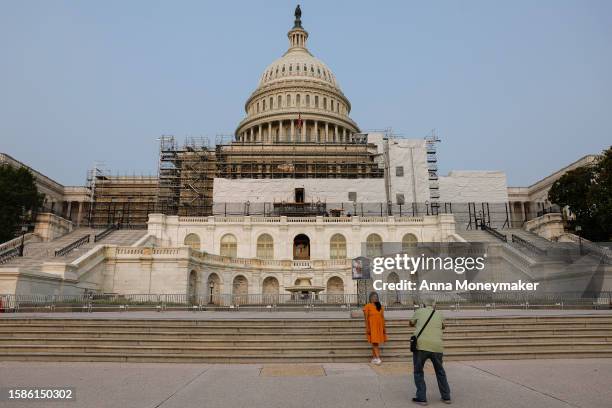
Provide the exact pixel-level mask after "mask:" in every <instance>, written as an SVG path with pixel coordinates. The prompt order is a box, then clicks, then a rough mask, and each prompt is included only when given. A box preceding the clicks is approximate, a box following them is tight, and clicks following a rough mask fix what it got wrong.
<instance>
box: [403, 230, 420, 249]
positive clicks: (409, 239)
mask: <svg viewBox="0 0 612 408" xmlns="http://www.w3.org/2000/svg"><path fill="white" fill-rule="evenodd" d="M418 242H419V241H418V240H417V237H416V236H415V235H414V234H406V235H404V236H403V237H402V251H403V252H405V251H408V249H409V248H414V247H415V246H417V244H418Z"/></svg>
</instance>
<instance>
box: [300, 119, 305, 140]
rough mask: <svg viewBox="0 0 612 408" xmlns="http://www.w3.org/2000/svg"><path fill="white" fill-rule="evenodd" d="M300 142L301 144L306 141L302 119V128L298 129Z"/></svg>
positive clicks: (303, 120)
mask: <svg viewBox="0 0 612 408" xmlns="http://www.w3.org/2000/svg"><path fill="white" fill-rule="evenodd" d="M300 133H301V134H302V135H301V136H300V139H301V140H300V141H301V142H302V143H303V142H305V141H306V119H302V127H301V128H300Z"/></svg>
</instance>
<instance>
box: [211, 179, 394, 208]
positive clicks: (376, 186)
mask: <svg viewBox="0 0 612 408" xmlns="http://www.w3.org/2000/svg"><path fill="white" fill-rule="evenodd" d="M296 188H303V189H304V193H305V195H306V197H305V200H306V202H317V201H321V202H327V203H346V202H348V201H349V199H348V193H349V191H355V192H357V201H358V202H374V203H384V202H385V201H386V199H385V182H384V179H382V178H379V179H235V180H232V179H221V178H216V179H215V180H214V185H213V202H214V203H215V204H216V203H243V202H245V201H247V200H248V201H250V202H251V203H263V202H268V203H271V202H281V201H287V202H293V201H295V197H294V196H295V189H296Z"/></svg>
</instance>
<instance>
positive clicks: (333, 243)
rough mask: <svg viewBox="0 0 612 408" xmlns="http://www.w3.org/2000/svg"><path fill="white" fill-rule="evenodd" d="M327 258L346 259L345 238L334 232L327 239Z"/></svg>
mask: <svg viewBox="0 0 612 408" xmlns="http://www.w3.org/2000/svg"><path fill="white" fill-rule="evenodd" d="M329 259H346V238H344V235H342V234H334V235H333V236H332V237H331V240H330V241H329Z"/></svg>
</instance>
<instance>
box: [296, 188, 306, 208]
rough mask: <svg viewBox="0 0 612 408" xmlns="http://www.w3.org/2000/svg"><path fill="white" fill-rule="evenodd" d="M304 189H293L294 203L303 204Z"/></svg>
mask: <svg viewBox="0 0 612 408" xmlns="http://www.w3.org/2000/svg"><path fill="white" fill-rule="evenodd" d="M304 199H305V197H304V189H303V188H296V189H295V202H296V203H300V204H301V203H303V202H304Z"/></svg>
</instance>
